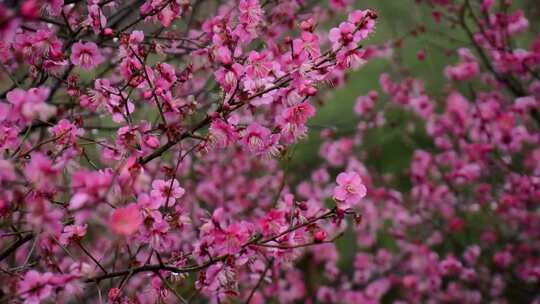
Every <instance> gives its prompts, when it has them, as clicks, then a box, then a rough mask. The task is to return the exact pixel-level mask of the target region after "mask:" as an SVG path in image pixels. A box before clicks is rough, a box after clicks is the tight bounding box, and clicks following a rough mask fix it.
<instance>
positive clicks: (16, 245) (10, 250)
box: [0, 233, 34, 261]
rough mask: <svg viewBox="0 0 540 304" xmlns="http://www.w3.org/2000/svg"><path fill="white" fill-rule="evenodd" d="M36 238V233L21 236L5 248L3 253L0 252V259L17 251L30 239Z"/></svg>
mask: <svg viewBox="0 0 540 304" xmlns="http://www.w3.org/2000/svg"><path fill="white" fill-rule="evenodd" d="M33 238H34V234H32V233H30V234H27V235H26V236H24V237H22V238H19V239H18V240H17V241H15V242H14V243H13V244H11V245H10V246H9V247H8V248H6V250H4V251H3V252H2V253H0V261H2V260H4V259H5V258H7V257H8V256H9V255H10V254H12V253H13V252H15V251H16V250H17V249H18V248H19V247H21V246H22V245H24V244H25V243H26V242H28V241H30V240H31V239H33Z"/></svg>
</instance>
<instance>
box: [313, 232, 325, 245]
mask: <svg viewBox="0 0 540 304" xmlns="http://www.w3.org/2000/svg"><path fill="white" fill-rule="evenodd" d="M327 236H328V235H327V233H326V231H324V230H318V231H317V232H315V234H314V235H313V239H314V240H315V242H316V243H320V242H324V240H326V237H327Z"/></svg>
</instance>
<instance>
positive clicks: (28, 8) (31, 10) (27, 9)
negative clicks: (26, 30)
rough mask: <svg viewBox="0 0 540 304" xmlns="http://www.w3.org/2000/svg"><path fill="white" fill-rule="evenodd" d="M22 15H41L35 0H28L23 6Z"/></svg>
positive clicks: (33, 16) (30, 17) (31, 17)
mask: <svg viewBox="0 0 540 304" xmlns="http://www.w3.org/2000/svg"><path fill="white" fill-rule="evenodd" d="M20 12H21V15H22V16H23V17H25V18H29V19H33V18H37V17H39V5H38V4H37V2H36V1H34V0H27V1H26V2H24V3H23V5H22V6H21V11H20Z"/></svg>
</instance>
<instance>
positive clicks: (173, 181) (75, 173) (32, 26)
mask: <svg viewBox="0 0 540 304" xmlns="http://www.w3.org/2000/svg"><path fill="white" fill-rule="evenodd" d="M331 6H332V8H335V9H339V10H341V11H343V14H341V15H343V18H344V19H343V21H342V22H341V23H340V24H339V27H335V28H332V29H331V30H330V31H329V33H328V31H327V30H325V29H324V28H323V26H322V25H319V24H323V23H324V22H327V21H328V22H329V25H333V24H334V23H332V22H333V21H332V20H331V17H333V14H332V13H331V12H330V11H325V10H324V9H322V8H321V7H320V6H319V4H318V3H316V2H314V3H303V1H266V2H264V3H261V2H259V1H258V0H241V1H226V2H223V3H222V2H221V1H204V0H197V1H187V0H176V1H170V0H163V1H161V0H157V1H156V0H153V1H138V0H137V1H99V0H98V1H63V0H45V1H42V0H27V1H22V2H21V3H17V2H15V3H12V4H10V3H5V4H2V6H0V19H1V25H2V26H1V37H2V38H1V39H2V40H1V45H0V49H1V58H0V61H1V65H2V70H3V75H4V77H5V78H7V80H6V81H9V82H10V87H9V88H7V89H6V90H5V92H4V93H3V94H2V96H1V98H2V102H1V103H0V124H1V128H2V129H1V130H2V133H1V134H0V150H1V153H2V158H1V160H0V168H1V171H0V183H1V184H2V188H1V193H2V198H1V199H0V214H1V219H2V222H1V233H2V241H1V242H2V251H1V253H0V261H1V266H2V275H1V276H0V281H1V285H2V288H1V296H2V299H3V300H5V299H13V301H23V302H26V303H38V302H42V301H50V302H67V301H84V302H87V301H92V302H93V301H100V302H101V301H105V299H108V301H109V302H122V303H124V302H125V303H127V302H141V303H143V302H144V303H146V302H148V303H154V302H156V303H160V302H189V301H201V299H207V300H208V299H210V300H211V301H217V302H221V301H224V300H229V299H238V300H242V301H246V302H258V303H261V302H263V301H265V299H270V298H274V297H277V298H278V299H280V300H281V301H285V302H290V301H293V300H295V299H300V298H302V297H303V296H304V295H305V291H304V289H303V287H302V283H301V276H300V272H299V271H298V270H294V271H291V268H292V269H294V265H295V262H296V261H297V260H298V259H299V257H300V256H301V254H302V252H304V251H305V249H303V248H307V247H310V246H314V245H318V244H324V243H331V242H332V241H333V240H334V239H335V238H336V237H337V236H338V235H339V232H340V229H342V228H341V227H342V226H343V225H344V224H343V220H344V218H345V217H346V216H348V215H351V216H352V215H354V214H355V213H354V211H353V210H352V209H350V208H352V207H354V206H355V205H357V204H358V203H359V202H360V200H361V199H362V198H363V197H364V196H365V195H366V188H365V186H364V185H363V184H362V182H361V179H360V177H359V176H358V175H357V174H356V173H350V174H346V173H343V174H344V175H341V176H340V177H339V178H338V183H339V186H338V187H337V188H336V191H335V199H336V202H337V205H336V203H334V204H331V205H326V204H325V202H324V200H323V199H320V200H318V201H316V202H311V203H306V202H304V201H300V200H298V199H296V198H295V197H294V195H293V194H292V193H291V189H290V188H289V187H288V186H287V180H286V178H285V174H284V172H283V170H281V169H280V166H279V159H283V158H287V157H290V154H289V150H288V147H289V146H290V145H292V144H294V143H296V142H297V141H298V140H300V139H301V138H302V137H303V136H305V134H306V132H307V126H306V123H307V121H308V119H309V118H310V117H312V116H313V115H314V114H315V107H314V106H313V105H312V102H311V100H312V98H313V97H314V96H315V95H316V94H317V93H318V91H319V90H321V89H324V87H325V82H328V81H330V80H331V79H332V78H335V77H343V75H344V73H346V72H347V70H349V69H353V68H356V67H358V66H359V65H360V64H361V63H362V62H363V61H365V60H366V59H367V57H368V55H367V53H366V50H365V49H363V48H362V46H361V45H360V44H359V43H360V41H362V40H364V39H365V38H367V36H368V34H369V33H370V32H372V31H373V29H374V25H375V19H376V18H377V15H376V14H375V13H374V12H373V11H370V10H352V9H348V8H346V5H345V3H339V2H335V3H331ZM134 8H136V9H134ZM346 9H347V10H346ZM321 178H322V180H321V182H324V183H328V182H329V180H328V178H329V177H328V176H326V175H323V176H321ZM330 196H331V193H329V194H328V195H326V197H328V198H330ZM268 281H270V282H277V284H279V287H278V286H277V285H276V287H278V289H279V292H278V293H277V294H275V295H272V292H270V290H269V289H268V286H269V285H270V284H269V283H268ZM148 283H150V284H148ZM271 285H274V283H271Z"/></svg>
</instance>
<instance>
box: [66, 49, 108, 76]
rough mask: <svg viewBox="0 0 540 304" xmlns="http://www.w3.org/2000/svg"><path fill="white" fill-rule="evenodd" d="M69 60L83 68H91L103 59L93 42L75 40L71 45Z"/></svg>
mask: <svg viewBox="0 0 540 304" xmlns="http://www.w3.org/2000/svg"><path fill="white" fill-rule="evenodd" d="M70 59H71V62H73V64H74V65H76V66H80V67H81V68H83V69H85V70H91V69H93V68H94V67H96V66H98V65H99V64H101V63H102V62H103V60H104V58H103V56H102V55H101V52H100V51H99V48H98V46H97V45H96V44H95V43H93V42H77V43H75V44H73V46H72V47H71V57H70Z"/></svg>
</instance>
